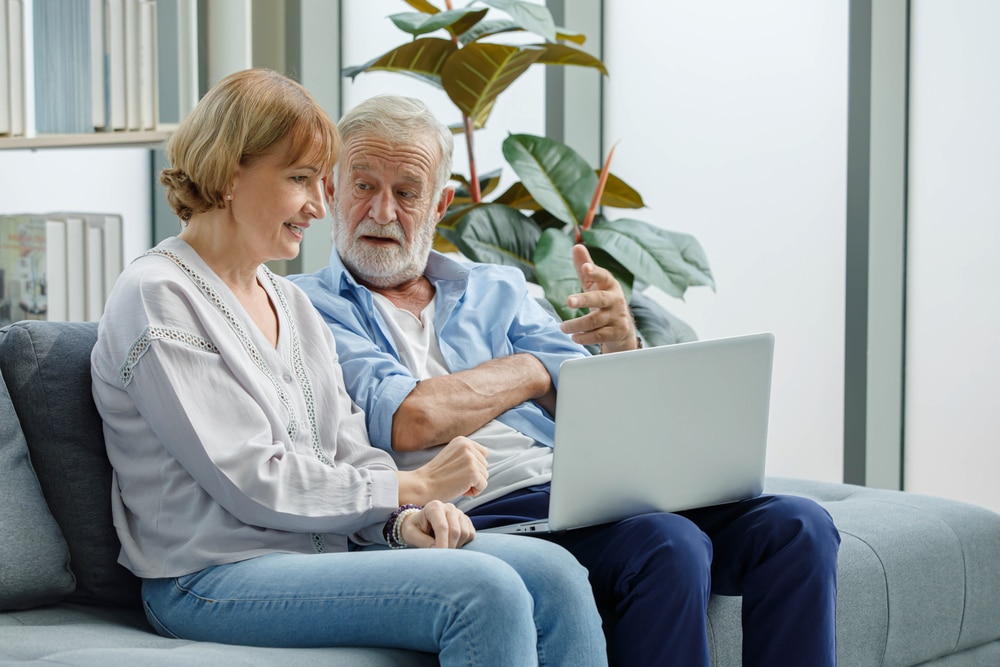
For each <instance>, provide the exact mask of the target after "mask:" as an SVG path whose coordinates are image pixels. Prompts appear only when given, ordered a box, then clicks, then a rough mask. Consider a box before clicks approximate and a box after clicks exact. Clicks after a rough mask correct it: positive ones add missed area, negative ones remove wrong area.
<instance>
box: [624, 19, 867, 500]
mask: <svg viewBox="0 0 1000 667" xmlns="http://www.w3.org/2000/svg"><path fill="white" fill-rule="evenodd" d="M847 6H848V4H847V3H846V2H842V1H840V0H813V1H811V2H801V0H755V2H752V3H748V2H745V1H743V0H714V1H713V2H685V1H682V0H660V1H658V2H616V3H613V11H611V7H612V3H608V4H607V5H606V9H605V20H606V29H607V32H606V35H605V58H604V60H605V63H606V64H607V66H608V71H609V73H610V77H609V78H608V79H607V81H606V83H605V86H606V88H605V90H606V93H605V120H606V127H605V143H606V144H607V146H610V145H611V144H613V143H614V142H616V141H619V140H620V143H619V144H618V147H617V149H616V150H615V156H614V163H613V164H612V171H614V172H615V173H617V174H618V175H619V176H621V177H622V178H624V179H625V180H626V181H628V182H629V183H630V184H631V185H633V186H634V187H635V188H636V189H637V190H639V192H640V193H642V195H643V197H644V199H645V201H646V204H647V206H648V209H647V210H644V211H639V212H630V211H613V212H612V215H613V216H614V217H636V218H640V219H643V220H648V221H650V222H656V223H657V224H660V225H662V226H663V227H666V228H668V229H674V230H677V231H682V232H687V233H690V234H693V235H694V236H696V237H697V238H698V240H699V241H700V242H701V244H702V245H703V246H704V248H705V251H706V253H707V255H708V259H709V262H710V263H711V266H712V269H713V273H714V276H715V279H716V283H717V285H718V292H717V293H713V292H711V291H710V290H709V289H707V288H693V289H691V290H689V292H688V296H687V300H686V302H685V303H681V302H677V301H674V300H669V301H666V302H665V305H667V307H669V308H671V309H672V310H673V312H675V313H677V314H678V315H679V316H681V317H683V318H684V319H686V320H687V321H688V322H689V323H690V324H692V325H693V326H694V327H695V330H696V331H697V332H698V334H699V336H700V337H701V338H714V337H719V336H729V335H736V334H743V333H751V332H756V331H772V332H774V334H775V338H776V347H775V361H774V380H773V391H772V401H771V422H770V437H769V445H768V447H769V449H768V464H767V471H768V473H769V474H772V475H789V476H798V477H807V478H813V479H824V480H831V481H839V480H840V479H841V476H842V469H843V462H842V451H843V386H844V383H843V362H844V356H843V348H844V280H845V276H844V261H845V229H846V226H845V215H846V190H845V188H846V134H847V44H848V40H847V36H848V35H847V18H848V14H847ZM664 299H667V297H664Z"/></svg>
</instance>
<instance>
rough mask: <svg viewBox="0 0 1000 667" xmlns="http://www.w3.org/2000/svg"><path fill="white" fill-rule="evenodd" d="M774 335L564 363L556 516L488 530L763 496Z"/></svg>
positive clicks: (542, 528)
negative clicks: (761, 494)
mask: <svg viewBox="0 0 1000 667" xmlns="http://www.w3.org/2000/svg"><path fill="white" fill-rule="evenodd" d="M773 356H774V335H773V334H770V333H761V334H752V335H746V336H737V337H733V338H720V339H716V340H704V341H696V342H691V343H679V344H676V345H666V346H663V347H653V348H644V349H641V350H634V351H631V352H619V353H617V354H607V355H598V356H594V357H585V358H581V359H572V360H569V361H565V362H563V365H562V367H561V368H560V370H559V392H558V395H557V402H556V415H557V418H556V431H555V451H554V452H553V461H552V489H551V499H550V504H549V518H548V519H547V520H544V521H531V522H525V523H520V524H511V525H507V526H499V527H496V528H490V529H486V530H484V531H482V532H502V533H542V532H550V531H558V530H568V529H571V528H582V527H584V526H592V525H596V524H600V523H607V522H610V521H618V520H620V519H624V518H627V517H630V516H636V515H638V514H644V513H646V512H654V511H656V512H676V511H679V510H687V509H693V508H697V507H706V506H709V505H719V504H722V503H727V502H733V501H737V500H744V499H746V498H752V497H753V496H756V495H759V494H760V493H761V491H762V490H763V485H764V455H765V450H766V443H767V421H768V411H769V407H770V399H771V367H772V359H773Z"/></svg>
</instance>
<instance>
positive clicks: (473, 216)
mask: <svg viewBox="0 0 1000 667" xmlns="http://www.w3.org/2000/svg"><path fill="white" fill-rule="evenodd" d="M438 232H439V233H440V234H441V236H443V237H445V238H446V239H448V240H449V241H451V242H452V243H454V244H455V246H456V247H457V248H458V249H459V250H460V251H461V252H462V254H463V255H465V256H466V257H468V258H469V259H471V260H474V261H477V262H491V263H493V264H504V265H506V266H516V267H517V268H519V269H521V271H522V272H523V273H524V276H525V278H526V279H527V280H530V281H535V280H536V277H535V268H534V263H533V261H532V258H533V257H534V254H535V246H536V245H537V244H538V239H539V237H540V236H541V235H542V230H541V229H539V228H538V225H536V224H535V223H534V222H533V221H532V220H531V218H528V217H527V216H525V215H523V214H521V213H520V212H518V211H517V210H515V209H512V208H510V207H509V206H502V205H499V204H485V205H480V206H474V207H470V208H468V209H465V210H464V215H462V216H461V217H460V218H459V219H458V221H457V222H456V223H454V225H453V226H451V227H447V226H446V227H442V226H440V225H439V226H438Z"/></svg>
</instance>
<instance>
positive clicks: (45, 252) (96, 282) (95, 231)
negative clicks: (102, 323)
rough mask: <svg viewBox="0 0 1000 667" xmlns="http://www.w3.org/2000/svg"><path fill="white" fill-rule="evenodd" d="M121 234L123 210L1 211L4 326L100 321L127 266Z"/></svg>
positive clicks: (0, 275) (0, 273)
mask: <svg viewBox="0 0 1000 667" xmlns="http://www.w3.org/2000/svg"><path fill="white" fill-rule="evenodd" d="M121 232H122V218H121V216H120V215H117V214H105V213H65V212H58V213H44V214H35V213H24V214H17V215H0V326H2V325H6V324H9V323H10V322H16V321H18V320H23V319H47V320H51V321H71V322H75V321H95V320H97V319H100V317H101V314H102V313H103V312H104V304H105V303H106V302H107V297H108V294H109V293H110V291H111V287H112V285H113V284H114V282H115V280H116V279H117V278H118V274H119V273H121V270H122V267H123V257H122V244H121Z"/></svg>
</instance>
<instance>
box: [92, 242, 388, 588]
mask: <svg viewBox="0 0 1000 667" xmlns="http://www.w3.org/2000/svg"><path fill="white" fill-rule="evenodd" d="M258 279H259V281H260V282H261V284H262V285H263V286H264V288H265V290H267V292H268V294H269V295H270V297H271V300H272V303H273V304H274V306H275V310H276V311H277V314H278V324H279V333H278V344H277V347H273V346H272V345H271V344H270V343H269V342H268V340H267V339H266V338H265V337H264V336H263V334H262V333H261V332H260V330H259V329H258V328H257V326H256V325H255V324H254V323H253V321H252V320H251V319H250V317H249V315H248V314H247V313H246V311H245V310H244V309H243V307H242V306H241V305H240V303H239V302H238V301H237V300H236V298H235V296H234V295H233V294H232V292H230V290H229V289H228V288H227V287H226V286H225V284H224V283H223V282H222V280H221V279H219V277H218V276H216V275H215V273H214V272H213V271H212V270H211V269H210V268H209V267H208V266H207V265H206V264H205V263H204V262H203V261H202V260H201V258H200V257H199V256H198V255H197V253H195V252H194V250H193V249H192V248H191V247H190V246H189V245H188V244H187V243H185V242H184V241H181V240H180V239H177V238H171V239H167V240H165V241H164V242H162V243H161V244H160V245H158V246H157V247H156V248H154V249H153V250H151V251H150V252H149V253H147V254H146V255H144V256H142V257H140V258H139V259H137V260H135V261H134V262H133V263H132V264H131V265H130V266H129V267H127V268H126V270H125V271H124V272H123V273H122V275H121V277H120V278H119V279H118V281H117V282H116V283H115V287H114V290H113V291H112V293H111V296H110V297H109V299H108V303H107V305H106V308H105V312H104V316H103V317H102V319H101V322H100V325H99V329H98V340H97V345H96V346H95V347H94V351H93V354H92V357H91V364H92V371H93V392H94V400H95V402H96V404H97V407H98V410H99V411H100V413H101V416H102V418H103V419H104V436H105V441H106V446H107V451H108V456H109V458H110V460H111V464H112V467H113V468H114V479H113V484H112V487H113V488H112V489H111V501H112V509H113V514H114V520H115V526H116V528H117V531H118V536H119V538H120V539H121V542H122V552H121V556H120V558H119V561H120V562H121V563H122V565H124V566H125V567H127V568H129V569H130V570H131V571H132V572H134V573H135V574H136V575H138V576H140V577H145V578H157V577H170V576H179V575H182V574H187V573H190V572H195V571H197V570H200V569H203V568H205V567H207V566H209V565H215V564H219V563H227V562H234V561H238V560H243V559H246V558H251V557H254V556H258V555H262V554H265V553H269V552H274V551H281V552H292V553H313V552H322V551H345V550H346V549H347V544H348V536H352V538H353V539H354V540H355V541H357V542H360V543H370V542H376V541H377V542H381V541H382V538H381V527H382V525H383V523H384V521H385V520H386V518H387V517H388V516H389V514H390V513H391V512H392V511H393V510H394V509H395V508H396V506H397V495H398V489H397V481H396V474H395V466H394V464H393V463H392V460H391V458H390V457H389V455H388V454H386V453H385V452H383V451H381V450H379V449H377V448H375V447H372V446H371V445H370V444H369V441H368V436H367V433H366V431H365V422H364V415H363V414H362V413H361V412H360V411H359V410H358V408H357V407H356V406H355V405H354V404H353V403H352V402H351V400H350V398H349V397H348V395H347V392H346V391H345V389H344V382H343V376H342V371H341V368H340V364H339V363H338V361H337V354H336V347H335V345H334V341H333V336H332V334H331V333H330V330H329V328H328V327H327V326H326V325H325V324H324V323H323V321H322V319H321V318H320V316H319V315H318V314H317V313H316V311H315V310H314V308H313V306H312V304H311V303H310V301H309V299H308V298H307V297H306V296H305V294H303V293H302V291H301V290H299V288H297V287H296V286H294V285H293V284H292V283H290V282H289V281H287V280H285V279H284V278H281V277H278V276H275V275H274V274H272V273H271V272H270V271H269V270H268V269H267V268H266V267H263V266H262V267H261V268H260V269H259V271H258Z"/></svg>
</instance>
